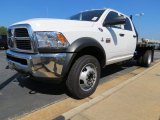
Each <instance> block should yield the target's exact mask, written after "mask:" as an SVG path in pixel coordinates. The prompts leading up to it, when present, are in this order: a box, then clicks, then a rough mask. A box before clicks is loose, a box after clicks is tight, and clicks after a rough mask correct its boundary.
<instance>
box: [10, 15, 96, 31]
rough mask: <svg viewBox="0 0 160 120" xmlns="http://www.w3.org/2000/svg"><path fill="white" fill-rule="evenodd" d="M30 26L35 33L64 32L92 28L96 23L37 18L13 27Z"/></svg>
mask: <svg viewBox="0 0 160 120" xmlns="http://www.w3.org/2000/svg"><path fill="white" fill-rule="evenodd" d="M18 24H29V25H31V27H32V30H33V31H63V30H71V29H72V28H76V27H77V28H78V27H92V26H93V25H94V22H89V21H76V20H65V19H49V18H37V19H30V20H26V21H21V22H18V23H15V24H13V25H18Z"/></svg>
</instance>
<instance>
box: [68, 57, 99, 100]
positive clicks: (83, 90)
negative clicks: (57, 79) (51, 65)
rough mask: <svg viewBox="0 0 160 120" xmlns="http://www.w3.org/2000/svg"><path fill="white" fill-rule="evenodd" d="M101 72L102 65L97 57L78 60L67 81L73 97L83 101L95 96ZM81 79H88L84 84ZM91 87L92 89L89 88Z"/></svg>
mask: <svg viewBox="0 0 160 120" xmlns="http://www.w3.org/2000/svg"><path fill="white" fill-rule="evenodd" d="M92 68H93V69H92ZM100 70H101V69H100V64H99V62H98V60H97V59H96V58H95V57H93V56H91V55H84V56H81V57H80V58H78V59H77V60H76V62H75V63H74V64H73V66H72V68H71V70H70V72H69V75H68V78H67V80H66V86H67V89H68V90H69V92H70V93H71V95H72V96H73V97H74V98H78V99H83V98H86V97H88V96H90V95H91V94H93V93H94V92H95V90H96V88H97V86H98V83H99V79H100ZM84 76H85V77H84ZM81 77H83V79H84V78H86V79H85V80H84V81H87V82H84V81H83V79H81ZM85 83H87V84H85ZM89 86H92V87H91V88H89Z"/></svg>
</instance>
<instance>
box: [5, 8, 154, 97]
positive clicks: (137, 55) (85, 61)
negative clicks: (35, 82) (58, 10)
mask: <svg viewBox="0 0 160 120" xmlns="http://www.w3.org/2000/svg"><path fill="white" fill-rule="evenodd" d="M8 45H9V50H7V52H6V56H7V60H8V68H10V69H14V70H17V71H18V72H20V73H25V74H28V75H31V76H33V77H35V78H38V79H41V78H45V80H53V81H62V80H63V81H65V83H66V86H67V89H68V90H69V92H70V93H71V94H72V95H73V96H74V97H76V98H79V99H82V98H85V97H88V96H90V95H91V94H92V93H93V92H94V91H95V90H96V88H97V85H98V83H99V79H100V74H101V68H103V67H105V66H106V65H109V64H113V63H117V62H121V61H126V60H129V59H132V58H134V59H136V60H137V61H138V64H139V65H142V66H147V67H148V66H149V65H150V64H151V62H152V61H153V55H154V47H153V46H149V45H147V43H145V42H141V43H138V34H137V32H136V29H135V27H134V24H133V22H132V20H131V18H130V17H128V16H126V15H124V14H122V13H120V12H118V11H116V10H113V9H99V10H90V11H84V12H81V13H78V14H76V15H73V16H72V17H70V18H69V19H66V20H65V19H30V20H26V21H22V22H18V23H15V24H13V25H11V26H10V27H9V28H8Z"/></svg>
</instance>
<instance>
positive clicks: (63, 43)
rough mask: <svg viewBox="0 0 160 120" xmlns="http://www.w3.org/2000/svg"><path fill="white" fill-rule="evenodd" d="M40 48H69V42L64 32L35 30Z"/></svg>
mask: <svg viewBox="0 0 160 120" xmlns="http://www.w3.org/2000/svg"><path fill="white" fill-rule="evenodd" d="M35 37H36V39H37V40H38V45H39V48H44V47H45V48H46V47H49V48H56V49H60V48H67V47H68V46H69V43H68V41H67V39H66V38H65V37H64V35H63V34H62V33H59V32H35Z"/></svg>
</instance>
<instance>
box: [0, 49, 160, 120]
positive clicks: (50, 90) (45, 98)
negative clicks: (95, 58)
mask: <svg viewBox="0 0 160 120" xmlns="http://www.w3.org/2000/svg"><path fill="white" fill-rule="evenodd" d="M0 56H1V58H0V106H1V107H0V119H1V120H4V119H8V118H13V117H15V116H18V115H21V114H24V113H26V112H30V111H33V110H35V109H38V108H40V107H43V106H45V105H48V104H51V103H56V102H58V101H61V100H64V99H66V98H67V97H69V96H68V94H67V93H66V89H65V87H64V86H63V85H57V84H48V83H41V82H37V81H35V80H33V79H32V78H24V77H23V76H22V75H20V74H18V73H17V72H15V71H12V70H7V69H5V67H6V66H7V62H6V60H5V51H0ZM159 58H160V52H159V51H156V52H155V59H159ZM137 68H138V66H136V64H135V62H129V63H127V64H125V65H110V66H107V67H106V68H105V69H103V70H102V75H101V80H100V81H101V84H103V83H104V82H106V81H108V80H111V79H112V78H114V77H116V76H120V75H123V74H126V73H127V72H130V71H132V70H135V69H137Z"/></svg>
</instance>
